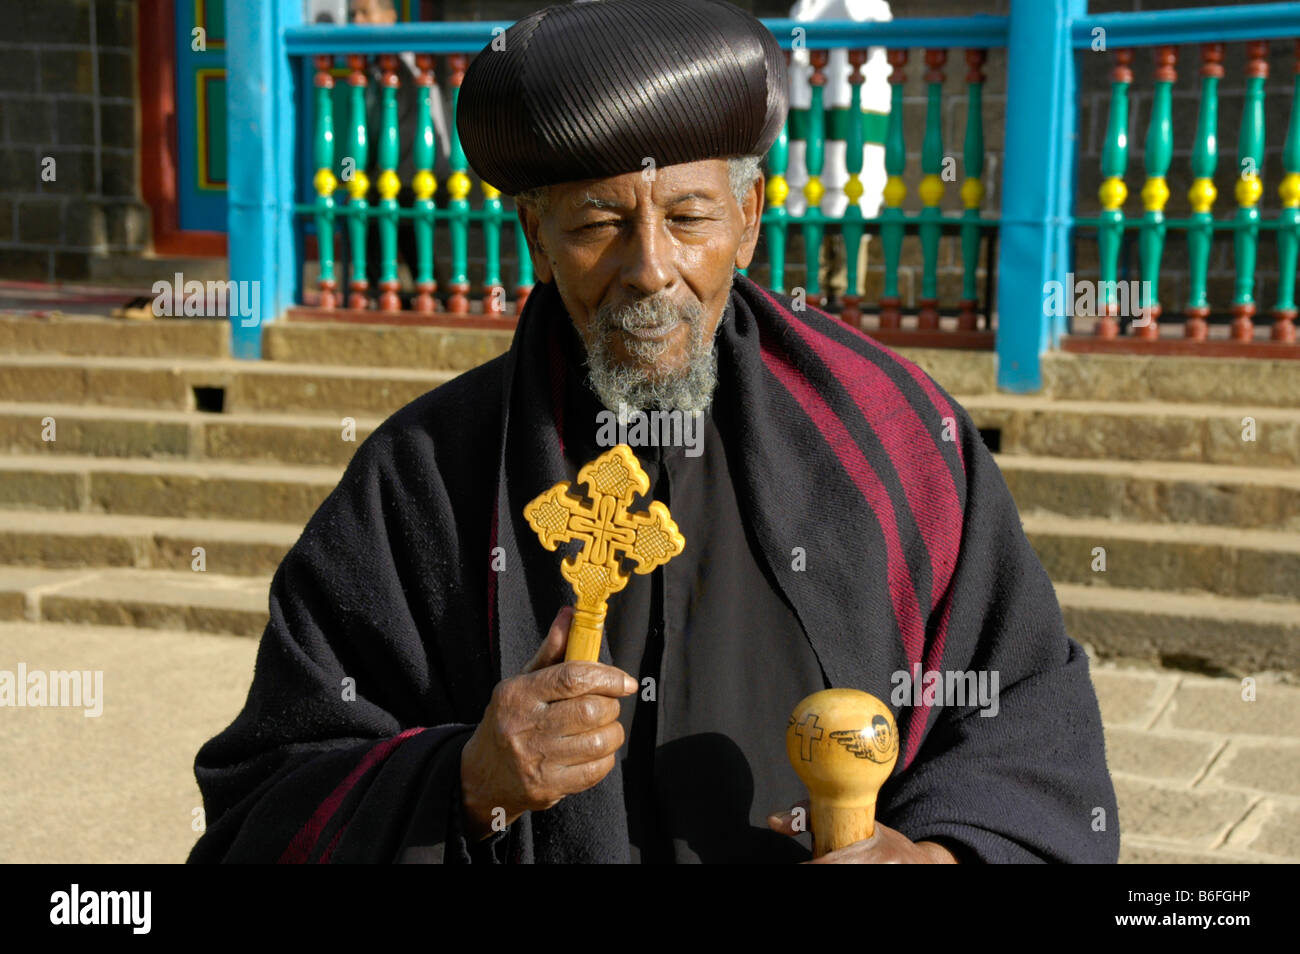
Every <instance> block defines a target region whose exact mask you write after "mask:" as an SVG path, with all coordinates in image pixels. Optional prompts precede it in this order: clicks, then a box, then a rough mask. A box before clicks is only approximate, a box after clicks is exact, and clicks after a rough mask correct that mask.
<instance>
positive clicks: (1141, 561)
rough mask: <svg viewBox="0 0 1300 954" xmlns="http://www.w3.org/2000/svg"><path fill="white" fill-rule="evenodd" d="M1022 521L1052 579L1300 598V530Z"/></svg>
mask: <svg viewBox="0 0 1300 954" xmlns="http://www.w3.org/2000/svg"><path fill="white" fill-rule="evenodd" d="M1022 522H1023V524H1024V528H1025V534H1026V535H1027V536H1028V537H1029V542H1030V543H1032V544H1033V547H1034V550H1035V551H1036V552H1037V554H1038V558H1039V559H1040V560H1041V561H1042V562H1043V566H1044V567H1046V569H1047V572H1048V575H1049V576H1051V578H1052V581H1053V582H1055V583H1073V584H1080V585H1084V586H1101V587H1124V588H1133V587H1136V588H1139V589H1152V590H1161V591H1167V592H1200V593H1213V594H1217V595H1219V596H1231V597H1260V598H1263V599H1286V600H1300V533H1295V532H1288V531H1274V530H1240V529H1237V528H1235V527H1233V528H1228V527H1203V526H1189V525H1185V524H1168V523H1165V524H1157V523H1127V522H1119V521H1115V520H1104V519H1097V518H1079V517H1061V516H1057V515H1054V514H1027V515H1025V516H1024V517H1023V519H1022ZM1097 548H1101V549H1102V551H1103V552H1102V553H1097V552H1096V550H1097ZM1103 560H1104V562H1102V561H1103Z"/></svg>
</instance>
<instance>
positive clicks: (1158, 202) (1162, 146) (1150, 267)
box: [1129, 46, 1178, 340]
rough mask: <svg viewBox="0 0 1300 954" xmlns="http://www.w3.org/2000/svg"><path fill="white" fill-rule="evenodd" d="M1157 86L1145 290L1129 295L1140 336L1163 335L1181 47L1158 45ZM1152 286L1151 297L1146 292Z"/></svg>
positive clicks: (1147, 187)
mask: <svg viewBox="0 0 1300 954" xmlns="http://www.w3.org/2000/svg"><path fill="white" fill-rule="evenodd" d="M1155 59H1156V85H1155V93H1154V96H1153V98H1152V102H1151V122H1150V124H1149V125H1148V126H1147V140H1146V146H1145V155H1144V158H1145V160H1146V173H1147V181H1146V183H1145V184H1144V185H1143V186H1142V205H1143V207H1144V208H1145V209H1146V215H1144V216H1143V217H1142V234H1141V241H1140V243H1139V249H1140V252H1141V257H1142V289H1143V290H1142V292H1141V293H1139V294H1138V295H1137V296H1136V297H1137V298H1138V300H1137V301H1132V300H1131V299H1132V298H1133V297H1134V296H1132V295H1130V296H1129V298H1130V301H1129V310H1130V311H1132V312H1133V313H1134V314H1135V315H1139V316H1140V317H1138V318H1137V319H1135V320H1134V322H1133V326H1132V327H1133V328H1134V329H1135V330H1136V336H1137V337H1138V338H1144V339H1149V340H1154V339H1156V338H1159V337H1160V312H1161V307H1160V293H1159V288H1160V257H1161V255H1162V254H1163V253H1164V250H1165V203H1166V202H1168V201H1169V186H1168V185H1166V184H1165V174H1166V173H1167V172H1168V171H1169V163H1170V160H1172V159H1173V155H1174V124H1173V103H1172V96H1171V91H1172V89H1173V85H1174V80H1176V79H1177V78H1178V72H1177V71H1176V70H1175V69H1174V64H1175V63H1177V62H1178V47H1176V46H1159V47H1156V56H1155ZM1146 289H1150V290H1151V291H1150V297H1149V300H1148V296H1147V294H1146Z"/></svg>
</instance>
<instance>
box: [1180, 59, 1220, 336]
mask: <svg viewBox="0 0 1300 954" xmlns="http://www.w3.org/2000/svg"><path fill="white" fill-rule="evenodd" d="M1222 78H1223V44H1222V43H1204V44H1202V45H1201V110H1200V115H1199V116H1198V118H1197V121H1196V147H1195V150H1194V151H1193V153H1192V175H1193V176H1194V177H1195V178H1194V179H1193V181H1192V187H1191V188H1190V189H1189V190H1188V192H1187V199H1188V201H1189V202H1190V203H1191V205H1192V223H1193V224H1192V225H1191V226H1189V227H1188V229H1187V259H1188V262H1187V264H1188V270H1189V272H1190V281H1191V286H1190V290H1189V294H1188V301H1187V323H1186V324H1185V325H1184V326H1183V336H1184V337H1186V338H1190V339H1192V340H1193V341H1204V340H1205V339H1206V338H1208V337H1209V333H1210V326H1209V325H1208V324H1207V323H1206V321H1205V319H1206V318H1207V317H1208V316H1209V314H1210V300H1209V299H1208V298H1207V297H1206V295H1205V283H1206V275H1207V272H1208V269H1209V263H1210V247H1211V246H1212V245H1213V244H1214V213H1213V212H1211V209H1212V208H1213V207H1214V200H1215V199H1216V198H1217V197H1218V195H1219V191H1218V190H1217V189H1216V188H1214V168H1215V166H1217V165H1218V163H1219V141H1218V129H1219V80H1221V79H1222Z"/></svg>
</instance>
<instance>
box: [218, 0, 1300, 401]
mask: <svg viewBox="0 0 1300 954" xmlns="http://www.w3.org/2000/svg"><path fill="white" fill-rule="evenodd" d="M226 16H227V37H228V40H227V64H228V71H229V75H228V89H229V100H228V123H229V144H230V146H229V148H230V157H229V200H230V212H229V215H230V222H229V224H230V278H231V279H232V280H234V281H258V282H260V284H261V288H262V295H261V302H262V314H261V315H259V316H256V318H255V319H247V320H240V319H234V320H232V328H231V332H232V351H233V353H235V354H236V355H238V356H240V357H246V358H257V357H259V356H260V354H261V330H262V329H261V325H262V324H264V323H265V322H268V321H272V320H275V319H276V318H277V317H279V316H281V315H282V314H284V312H285V311H286V309H288V308H289V307H291V306H293V305H295V304H297V303H299V302H300V301H301V288H300V280H301V279H300V276H301V264H302V237H303V223H304V218H303V217H302V216H301V215H299V214H296V211H295V205H296V203H297V202H298V201H299V192H300V190H301V188H302V184H301V183H300V182H299V173H298V170H299V169H300V168H301V164H302V153H303V150H308V151H310V143H309V142H303V141H302V132H301V130H302V122H301V117H300V116H299V115H298V110H299V109H300V108H306V109H310V108H311V103H312V99H311V97H310V96H309V95H307V94H308V93H309V92H310V91H309V90H307V89H304V88H302V87H303V77H304V76H306V75H308V73H307V72H306V70H305V69H304V68H303V62H304V58H309V57H312V56H316V55H323V54H335V55H343V54H380V53H391V52H394V51H396V50H404V51H410V52H413V53H432V54H447V53H471V54H472V53H474V52H476V51H478V50H479V49H481V48H483V47H484V46H486V45H487V44H488V43H489V42H490V41H491V40H492V39H493V37H494V36H495V35H496V34H498V33H499V32H500V31H502V30H504V29H505V28H506V27H508V26H509V23H507V22H481V23H465V22H448V23H428V22H425V23H418V24H402V25H397V26H393V27H373V26H364V27H362V26H344V27H332V26H330V27H327V26H314V25H313V26H307V25H304V24H303V23H302V4H301V2H300V0H227V3H226ZM764 22H765V23H766V24H767V26H768V27H769V29H771V30H772V32H773V34H774V35H775V36H776V37H777V39H778V41H779V42H781V44H782V45H783V46H784V47H786V48H787V49H788V48H790V47H791V45H792V43H793V42H794V37H796V36H798V37H799V42H800V43H802V44H803V45H804V46H806V47H807V48H808V49H810V50H823V49H835V48H865V47H871V46H884V47H888V48H926V49H948V48H959V49H960V48H967V49H969V48H982V49H989V48H997V47H1005V49H1006V51H1007V55H1006V84H1007V90H1006V122H1005V139H1004V142H1003V143H1002V148H1001V155H1002V173H1001V189H1000V193H999V194H1000V198H1001V210H1000V213H999V214H998V215H996V216H989V217H986V218H984V219H981V220H980V221H981V224H982V225H983V226H985V227H992V228H996V230H997V232H998V240H999V245H1000V256H999V264H998V269H997V272H998V274H997V279H998V280H997V283H996V300H995V301H994V302H986V303H985V309H986V312H987V314H988V315H989V316H990V317H991V316H992V315H993V314H994V313H996V315H997V327H996V349H997V355H998V384H999V386H1000V387H1002V388H1004V389H1008V390H1014V391H1035V390H1038V389H1040V388H1041V385H1042V379H1041V372H1040V359H1041V356H1042V355H1043V354H1044V353H1045V352H1046V351H1047V350H1049V349H1052V348H1055V347H1057V346H1058V344H1059V339H1060V337H1061V335H1063V334H1064V333H1065V332H1066V330H1067V329H1066V326H1065V322H1064V319H1062V318H1060V317H1053V316H1052V315H1050V314H1048V313H1047V311H1046V310H1045V309H1044V303H1043V295H1044V291H1043V290H1044V289H1045V288H1046V287H1048V284H1049V283H1051V282H1062V283H1064V282H1065V280H1066V275H1067V272H1069V271H1070V267H1071V261H1072V249H1073V246H1072V243H1073V240H1074V229H1075V214H1074V213H1075V209H1074V202H1075V193H1076V179H1077V177H1076V167H1077V127H1078V122H1077V116H1076V103H1077V101H1078V64H1077V60H1076V56H1075V52H1076V50H1081V49H1087V48H1089V46H1090V44H1092V43H1094V41H1095V37H1096V33H1095V31H1096V30H1097V29H1101V30H1104V31H1105V34H1106V42H1107V45H1108V46H1109V47H1110V48H1116V47H1121V46H1152V45H1157V44H1189V43H1200V42H1207V41H1215V40H1218V41H1229V42H1230V41H1234V40H1244V39H1263V38H1273V37H1294V36H1300V4H1296V3H1267V4H1255V5H1244V6H1243V5H1238V6H1232V7H1217V8H1209V9H1194V10H1169V11H1160V12H1143V13H1124V14H1102V15H1089V14H1088V13H1087V2H1086V0H1011V11H1010V15H1009V16H1005V17H1003V16H984V15H979V16H971V17H960V18H937V19H899V20H894V21H891V22H885V23H856V22H850V21H836V22H803V21H793V20H785V19H780V20H766V21H764ZM796 31H798V32H796ZM910 138H911V139H912V140H913V141H919V137H918V136H916V135H915V134H913V135H911V136H910ZM990 145H991V147H992V148H994V149H996V147H997V144H990ZM871 221H874V220H869V222H871ZM797 223H798V218H797V217H792V218H791V224H797Z"/></svg>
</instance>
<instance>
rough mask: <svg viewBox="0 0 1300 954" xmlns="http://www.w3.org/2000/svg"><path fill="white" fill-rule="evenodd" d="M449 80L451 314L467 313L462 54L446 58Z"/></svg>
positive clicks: (467, 187)
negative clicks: (458, 120)
mask: <svg viewBox="0 0 1300 954" xmlns="http://www.w3.org/2000/svg"><path fill="white" fill-rule="evenodd" d="M447 66H448V67H449V68H450V69H449V77H448V78H449V79H450V81H451V115H452V120H451V133H450V134H451V162H450V165H451V170H452V171H451V175H450V176H448V177H447V192H448V193H449V194H450V195H451V201H450V202H449V203H448V211H449V212H450V222H451V281H450V282H448V287H449V288H450V289H451V297H450V298H448V299H447V310H448V311H449V312H451V313H452V314H453V315H465V314H468V313H469V190H470V188H471V187H472V183H471V182H470V178H469V176H468V175H467V174H466V172H465V170H466V169H468V168H469V162H468V161H467V160H466V159H465V150H464V149H463V148H461V145H460V134H459V133H458V132H457V131H456V118H455V117H456V110H457V109H458V108H459V104H460V84H461V81H462V80H464V79H465V70H466V69H467V68H468V67H469V57H468V56H467V55H466V54H464V53H453V54H451V56H449V57H447Z"/></svg>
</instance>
